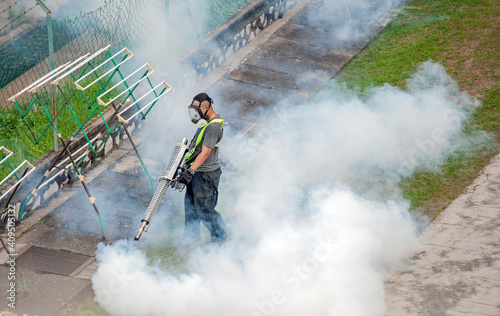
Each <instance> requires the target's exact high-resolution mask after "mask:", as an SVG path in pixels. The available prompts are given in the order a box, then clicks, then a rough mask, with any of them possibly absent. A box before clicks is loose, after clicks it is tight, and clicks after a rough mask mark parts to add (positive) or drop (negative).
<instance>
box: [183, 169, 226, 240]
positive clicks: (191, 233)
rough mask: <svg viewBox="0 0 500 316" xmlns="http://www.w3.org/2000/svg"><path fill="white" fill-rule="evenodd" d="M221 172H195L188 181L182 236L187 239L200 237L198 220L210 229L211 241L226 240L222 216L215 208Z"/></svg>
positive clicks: (218, 170)
mask: <svg viewBox="0 0 500 316" xmlns="http://www.w3.org/2000/svg"><path fill="white" fill-rule="evenodd" d="M221 173H222V172H221V170H220V169H217V170H214V171H210V172H196V173H195V174H194V176H193V178H192V179H191V182H189V183H188V185H187V188H186V197H185V198H184V211H185V221H184V224H185V229H184V237H185V238H186V240H187V241H198V240H199V239H200V221H201V222H202V223H203V225H205V227H206V228H207V229H208V230H209V231H210V236H211V241H212V242H224V241H225V240H226V235H227V234H226V225H225V224H224V220H223V219H222V216H221V215H220V214H219V212H217V211H216V210H215V206H216V205H217V197H218V194H219V191H218V190H217V189H218V187H219V179H220V175H221Z"/></svg>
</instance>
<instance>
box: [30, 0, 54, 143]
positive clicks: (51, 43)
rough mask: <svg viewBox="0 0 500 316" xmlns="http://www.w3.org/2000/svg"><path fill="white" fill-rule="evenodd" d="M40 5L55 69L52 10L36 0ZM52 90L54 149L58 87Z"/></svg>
mask: <svg viewBox="0 0 500 316" xmlns="http://www.w3.org/2000/svg"><path fill="white" fill-rule="evenodd" d="M35 1H36V2H37V3H38V4H39V5H40V7H42V9H43V10H44V11H45V13H47V33H48V40H49V56H50V69H51V70H54V69H55V63H54V29H53V27H52V12H51V11H50V10H49V8H47V6H46V5H45V4H44V3H43V2H42V0H35ZM50 89H51V90H52V117H53V118H54V119H53V125H54V151H57V150H58V143H57V141H58V137H57V119H56V118H55V116H56V114H57V102H56V87H51V88H50Z"/></svg>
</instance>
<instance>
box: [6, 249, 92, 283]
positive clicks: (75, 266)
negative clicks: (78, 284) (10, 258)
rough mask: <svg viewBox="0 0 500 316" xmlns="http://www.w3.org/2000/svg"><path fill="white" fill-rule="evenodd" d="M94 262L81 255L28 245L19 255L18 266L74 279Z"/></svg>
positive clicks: (88, 257)
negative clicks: (73, 277)
mask: <svg viewBox="0 0 500 316" xmlns="http://www.w3.org/2000/svg"><path fill="white" fill-rule="evenodd" d="M94 260H95V257H91V256H87V255H82V254H79V253H73V252H69V251H65V250H54V249H48V248H43V247H37V246H33V245H28V246H26V247H24V248H23V249H22V250H21V251H20V252H19V254H18V255H17V258H16V265H18V266H21V267H26V268H31V269H35V270H41V271H45V272H50V273H54V274H60V275H66V276H71V277H72V276H75V275H77V274H78V273H79V272H80V271H82V270H83V269H84V268H85V267H86V266H87V265H89V264H90V263H91V262H92V261H94Z"/></svg>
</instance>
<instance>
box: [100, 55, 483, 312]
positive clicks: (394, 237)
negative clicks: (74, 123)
mask: <svg viewBox="0 0 500 316" xmlns="http://www.w3.org/2000/svg"><path fill="white" fill-rule="evenodd" d="M429 82H431V84H429ZM407 85H408V87H407V89H406V90H402V89H399V88H396V87H391V86H389V85H384V86H382V87H375V88H372V89H371V90H370V92H369V97H368V98H366V99H360V98H358V97H356V96H355V95H354V94H353V93H352V92H350V91H348V90H346V89H345V88H344V87H343V86H342V85H341V84H338V85H337V86H336V87H335V88H332V89H330V90H328V91H323V92H322V93H319V94H318V95H317V96H316V97H315V98H314V99H313V100H311V101H308V102H306V103H305V104H303V105H300V106H296V107H293V106H290V105H288V103H286V100H284V101H285V102H283V104H281V105H277V106H275V107H274V108H273V110H268V111H265V112H263V113H261V116H260V117H259V119H260V120H261V121H263V122H264V123H266V125H267V126H268V128H267V129H265V130H263V131H262V132H261V133H259V134H257V135H256V136H255V137H253V138H246V137H234V136H232V137H230V136H229V135H227V136H226V138H225V139H224V141H223V143H222V144H221V146H222V147H221V157H224V158H225V159H226V160H227V162H228V167H227V169H226V170H223V172H224V173H223V175H222V180H221V181H222V182H221V186H220V195H219V206H218V210H219V211H220V212H221V213H222V215H223V217H224V218H225V220H226V223H227V225H228V228H229V230H230V233H231V239H230V241H228V242H227V243H226V244H225V245H224V246H222V247H221V248H217V247H212V246H204V247H201V248H199V249H196V250H194V251H193V252H191V253H190V255H189V257H188V259H187V262H186V264H185V265H184V266H183V271H181V272H179V271H169V270H168V269H165V268H163V267H161V265H160V264H158V263H156V262H152V261H151V260H150V259H148V258H147V257H146V255H145V253H144V252H143V251H142V250H139V249H137V248H136V245H135V244H133V243H131V242H127V241H120V242H118V243H116V244H114V245H111V246H104V245H100V247H99V249H98V251H97V259H98V260H99V269H98V271H97V272H96V274H95V275H94V276H93V278H92V283H93V289H94V291H95V294H96V298H95V299H96V301H97V302H98V303H99V304H100V305H101V306H102V307H103V308H104V309H105V310H107V311H108V312H110V313H111V314H113V315H249V316H264V315H268V316H269V315H288V316H290V315H305V314H307V315H382V314H384V312H385V303H384V281H383V278H384V273H385V272H386V271H387V269H389V268H390V267H393V266H395V265H397V264H400V262H401V260H403V259H404V258H405V257H406V256H407V255H408V254H409V253H410V252H411V251H413V250H414V249H415V247H417V246H418V241H417V233H416V225H415V222H414V220H413V219H412V216H411V215H410V214H409V212H408V208H409V205H408V202H407V201H405V200H404V199H403V198H402V197H401V196H400V194H399V191H398V188H397V183H398V180H399V179H400V178H401V177H402V176H408V175H411V173H412V172H414V171H415V170H417V169H420V168H427V169H431V170H438V169H439V165H440V164H441V163H442V162H443V159H444V158H445V157H446V156H447V155H448V154H450V153H451V152H452V151H453V150H456V149H457V148H459V147H461V146H464V144H466V143H467V141H466V138H465V137H464V136H463V135H462V133H461V131H462V126H463V123H464V122H465V121H466V119H467V117H468V114H467V113H468V109H469V107H470V106H474V105H476V101H475V100H474V99H472V98H471V97H469V96H468V95H467V94H466V93H463V92H460V91H459V90H458V88H457V86H456V83H454V82H453V80H452V79H451V78H450V77H449V76H448V75H447V74H446V73H445V71H444V69H443V67H442V66H440V65H439V64H435V63H432V62H427V63H424V64H423V65H422V67H421V69H420V70H419V72H418V73H417V74H415V76H413V78H412V79H410V80H409V81H408V83H407ZM178 238H179V239H180V238H181V236H180V235H179V236H178Z"/></svg>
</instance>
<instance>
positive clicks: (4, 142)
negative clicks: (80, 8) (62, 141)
mask: <svg viewBox="0 0 500 316" xmlns="http://www.w3.org/2000/svg"><path fill="white" fill-rule="evenodd" d="M74 1H77V0H74ZM78 1H79V0H78ZM247 2H249V0H143V1H136V0H112V1H107V2H106V3H105V5H103V6H102V7H100V8H98V9H97V10H95V11H92V12H87V13H80V15H78V16H76V17H73V18H64V19H58V18H53V20H52V25H53V27H52V35H53V47H54V55H53V57H54V64H55V67H57V66H59V65H62V64H64V63H66V62H68V61H71V60H75V59H76V58H78V57H79V56H81V55H83V54H86V53H89V52H90V53H91V52H95V51H97V50H98V49H100V48H102V47H105V46H107V45H111V47H112V48H111V52H116V51H118V50H119V49H121V48H123V47H129V48H132V49H133V48H135V47H142V48H144V47H155V46H154V45H155V44H157V43H158V42H160V41H161V43H162V47H165V46H169V51H170V52H172V51H174V52H176V53H178V54H180V53H182V52H183V51H184V50H186V49H189V48H190V47H191V46H192V45H196V44H197V43H199V40H200V39H201V38H203V36H205V35H206V34H207V33H208V32H210V30H212V29H213V28H215V27H217V26H218V25H220V23H222V22H223V21H225V20H226V19H227V18H229V17H230V16H232V15H233V14H235V13H236V12H237V11H238V10H239V9H241V7H243V6H244V5H245V4H246V3H247ZM68 5H71V3H69V4H68ZM49 9H52V8H49ZM52 10H54V11H53V13H55V12H56V10H57V9H52ZM54 16H57V15H56V14H54ZM186 32H187V33H186ZM186 34H187V35H186ZM176 36H177V37H182V38H183V39H184V40H183V41H178V40H176V38H175V37H176ZM186 37H188V38H189V40H190V41H191V42H190V41H186ZM50 71H51V67H50V58H49V31H48V25H47V19H46V14H45V12H44V11H43V10H42V8H41V7H40V5H38V4H37V2H36V1H34V0H18V1H8V0H0V146H4V147H5V148H8V149H9V150H11V151H12V152H14V155H13V156H12V157H11V158H10V162H11V163H12V164H13V165H16V164H19V163H22V162H23V161H24V160H29V161H31V162H34V161H35V160H37V159H38V158H39V157H41V156H42V155H43V154H45V153H46V152H48V151H50V150H51V149H53V146H54V143H53V138H52V133H45V134H46V135H47V136H46V137H41V138H40V139H37V141H36V142H35V141H34V138H33V136H32V135H33V133H34V134H36V135H41V134H42V133H44V131H46V130H47V127H50V122H49V121H48V120H47V117H46V115H45V113H43V111H42V109H41V108H40V107H37V106H36V105H34V106H33V108H32V109H31V110H30V111H29V115H26V116H25V117H22V116H21V115H20V114H19V112H18V111H17V110H16V109H15V108H14V107H13V104H12V102H8V101H7V99H8V98H10V97H11V96H13V95H14V94H16V93H17V92H19V91H21V90H22V89H23V88H25V87H27V86H28V85H30V84H31V83H33V82H34V81H36V80H37V79H38V78H40V77H42V76H44V75H45V74H47V73H48V72H50ZM81 111H83V112H84V113H76V115H81V116H82V117H85V116H87V115H88V109H86V108H85V107H82V109H81ZM27 126H32V130H31V131H30V130H29V129H28V128H27ZM77 128H78V125H77V124H75V119H74V115H73V114H71V113H68V115H61V116H60V117H58V129H59V132H60V133H61V134H62V136H63V137H67V136H69V135H71V134H72V133H73V132H74V131H75V130H76V129H77ZM35 143H36V144H35ZM9 172H11V169H10V168H8V167H6V166H3V167H2V166H0V180H1V179H3V178H4V177H5V176H6V175H7V174H9Z"/></svg>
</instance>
